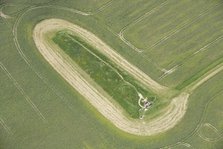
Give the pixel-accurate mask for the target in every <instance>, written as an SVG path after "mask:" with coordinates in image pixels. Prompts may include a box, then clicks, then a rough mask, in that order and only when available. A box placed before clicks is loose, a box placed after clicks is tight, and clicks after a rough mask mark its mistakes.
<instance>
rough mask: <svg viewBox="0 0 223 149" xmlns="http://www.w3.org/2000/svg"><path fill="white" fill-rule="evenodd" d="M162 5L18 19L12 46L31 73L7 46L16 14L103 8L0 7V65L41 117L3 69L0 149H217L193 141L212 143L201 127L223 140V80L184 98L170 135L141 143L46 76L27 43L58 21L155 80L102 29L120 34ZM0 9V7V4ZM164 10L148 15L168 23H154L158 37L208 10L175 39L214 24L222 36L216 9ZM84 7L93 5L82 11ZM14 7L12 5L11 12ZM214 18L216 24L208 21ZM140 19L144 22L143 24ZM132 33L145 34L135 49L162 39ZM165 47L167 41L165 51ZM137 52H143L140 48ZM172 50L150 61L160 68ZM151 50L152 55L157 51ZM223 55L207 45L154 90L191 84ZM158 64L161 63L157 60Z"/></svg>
mask: <svg viewBox="0 0 223 149" xmlns="http://www.w3.org/2000/svg"><path fill="white" fill-rule="evenodd" d="M163 1H164V0H161V1H157V0H149V1H148V0H137V1H134V0H117V1H116V0H115V1H113V2H112V3H111V5H110V6H109V7H106V8H105V9H104V10H103V11H101V12H100V13H98V14H95V15H93V16H87V17H86V16H81V15H77V14H75V13H72V12H70V11H66V10H59V9H57V8H53V7H47V8H46V7H45V8H41V7H40V8H38V9H35V10H32V11H29V12H28V13H26V14H25V15H24V16H23V17H22V19H21V22H20V23H19V25H18V40H19V43H20V46H21V49H22V51H23V52H24V55H25V56H26V58H27V59H28V61H29V64H30V65H28V64H27V63H26V62H25V61H24V59H23V58H22V55H21V54H19V51H18V50H17V48H16V47H15V44H14V40H13V34H12V29H13V25H14V24H15V21H16V20H17V18H18V17H19V14H22V13H23V12H24V11H25V10H27V9H29V7H30V6H33V7H35V6H42V5H60V6H67V7H69V8H75V9H79V10H87V11H90V10H96V9H97V8H96V7H97V6H102V5H103V4H104V2H105V1H99V0H97V1H92V0H73V1H65V0H62V1H59V0H53V1H51V0H39V1H36V0H35V1H34V0H5V2H4V4H6V5H7V7H5V8H4V9H3V12H5V13H6V14H8V15H11V16H12V17H14V18H12V19H3V18H0V45H1V46H0V52H1V53H0V61H1V62H2V63H3V64H4V66H5V67H6V68H7V70H8V71H9V72H10V74H11V75H12V76H13V78H14V79H15V80H16V81H17V83H18V84H19V85H20V87H21V88H22V89H23V90H24V93H25V94H26V95H27V96H29V98H30V99H31V100H32V102H33V103H34V104H35V105H36V106H37V107H38V109H39V110H40V111H41V113H42V114H43V115H44V116H45V118H46V121H47V122H43V121H42V120H41V118H40V117H39V116H38V115H37V114H36V112H35V111H34V110H33V108H32V107H31V106H30V105H29V104H28V103H27V102H26V100H25V96H24V95H23V94H21V93H20V91H19V90H18V89H17V88H16V86H15V84H14V83H13V81H12V80H11V79H9V77H7V75H6V73H5V72H4V71H3V70H2V69H0V87H1V89H0V103H1V104H0V117H1V119H2V120H4V122H5V124H6V125H7V126H8V127H9V128H10V129H11V131H12V133H13V135H10V134H8V133H7V130H5V129H4V127H3V125H2V124H0V148H1V149H15V148H16V149H30V148H31V149H40V148H41V149H45V148H46V149H63V148H66V149H73V148H78V149H79V148H84V149H85V148H93V149H105V148H108V149H132V148H137V149H140V148H142V149H144V148H145V149H148V148H149V149H158V148H161V147H165V146H171V148H172V149H181V148H185V149H187V148H189V147H186V146H185V145H184V144H179V143H178V142H182V143H183V142H184V143H188V144H190V145H191V148H198V149H222V148H223V139H222V138H218V139H215V140H214V141H211V142H210V141H205V140H203V139H202V138H200V137H199V135H198V134H199V133H198V132H200V131H201V133H203V135H205V137H215V135H213V132H210V131H211V130H210V129H209V128H207V127H200V126H201V124H205V123H210V124H212V125H213V126H214V127H216V129H218V132H219V133H220V134H222V133H223V119H222V112H223V111H222V107H223V102H222V99H223V94H222V93H221V92H222V89H223V82H222V80H223V73H222V72H221V73H219V74H218V75H216V76H215V77H213V78H212V79H210V80H209V81H208V82H206V83H205V84H203V85H202V86H201V87H199V88H198V89H196V91H195V92H194V93H193V94H192V95H191V96H190V98H189V103H188V109H187V113H186V115H185V117H184V118H183V120H182V121H181V122H180V123H179V124H178V125H177V126H176V127H175V128H173V129H171V130H169V131H168V132H165V133H163V134H160V135H157V136H152V137H144V138H143V137H138V136H137V137H136V136H131V135H129V134H126V133H123V132H121V131H120V130H117V129H116V128H115V127H114V126H113V125H112V124H111V123H110V122H108V121H107V120H106V119H104V118H102V117H101V114H99V113H98V112H97V111H96V110H95V109H94V108H93V107H92V106H91V105H89V104H88V103H87V102H86V100H85V99H83V98H82V97H81V96H80V95H79V94H78V93H77V92H75V90H74V89H72V88H71V87H70V86H69V85H68V84H67V83H66V82H64V81H63V79H62V78H61V77H60V76H59V75H58V74H57V73H56V72H55V71H54V70H53V69H52V68H51V66H50V65H49V64H48V63H47V62H46V61H45V60H44V59H43V57H42V56H41V55H40V53H39V52H38V50H37V49H36V47H35V45H34V43H33V41H32V29H33V28H34V25H35V24H36V23H37V22H39V21H41V20H43V19H46V18H54V17H56V18H63V19H65V20H69V21H70V22H73V23H75V24H78V25H80V26H82V27H83V28H86V29H88V30H89V31H91V32H93V33H95V34H96V35H97V36H98V37H100V38H101V39H102V40H103V41H105V42H106V43H107V44H109V45H110V46H111V47H112V48H113V49H115V50H117V51H118V52H119V53H120V54H121V55H122V56H124V57H126V59H127V60H128V61H130V62H132V63H133V64H135V65H137V66H138V67H139V68H141V69H142V70H143V71H144V72H145V73H147V74H149V75H150V76H152V77H153V78H155V79H157V80H158V78H159V76H160V75H161V73H162V72H161V71H160V70H159V69H157V68H156V67H155V66H154V65H153V64H152V63H151V62H149V61H147V58H145V57H144V56H143V53H137V52H135V51H133V50H132V49H131V48H129V47H128V46H126V45H125V44H124V43H123V42H122V41H120V40H119V38H118V37H117V36H116V35H113V34H112V33H111V32H109V31H108V30H107V28H108V26H109V27H110V29H111V31H113V32H115V33H118V32H119V31H120V29H121V28H122V27H123V26H125V25H126V24H129V23H131V22H132V21H134V20H136V19H137V18H138V17H140V16H142V15H143V14H145V13H146V12H148V11H150V10H151V9H153V8H154V7H156V6H159V5H160V4H161V3H162V2H163ZM1 2H3V1H0V4H1ZM168 2H169V5H167V6H166V7H164V8H165V9H164V8H163V11H161V12H160V14H157V16H155V15H154V17H153V19H156V18H157V19H158V18H159V17H161V16H162V17H161V18H163V17H164V18H165V17H166V18H168V19H166V20H165V21H162V20H163V19H160V21H159V22H160V23H157V22H155V23H154V24H155V25H154V29H158V28H159V27H160V24H161V25H165V24H168V23H170V25H171V24H172V25H171V26H172V27H171V26H170V27H169V29H167V32H168V31H169V30H173V29H174V28H175V25H176V24H173V23H174V21H173V20H174V19H175V17H171V16H173V15H175V16H176V15H177V16H179V15H181V14H182V13H183V12H185V10H188V11H190V13H189V14H188V15H187V16H185V19H186V18H188V19H192V18H191V15H198V13H194V12H196V11H197V12H203V11H206V10H207V9H208V8H209V9H208V10H211V11H209V12H208V13H207V14H206V16H207V15H208V16H212V17H209V18H208V17H206V16H204V17H202V18H201V19H199V20H198V21H197V22H195V24H193V23H192V24H191V25H189V26H188V27H189V28H187V29H186V30H185V31H184V32H182V31H179V32H178V35H181V36H183V35H185V37H187V35H186V34H185V32H187V31H192V34H191V36H190V37H191V38H193V37H195V36H197V35H199V36H200V37H201V33H205V32H208V30H209V29H210V28H209V26H210V25H214V24H215V25H216V24H219V25H218V26H216V27H217V28H216V29H218V32H219V34H220V33H221V32H222V30H221V29H220V28H221V27H222V25H221V23H222V21H223V19H222V17H221V13H222V10H223V9H222V4H221V3H222V1H220V0H213V1H206V0H196V1H195V0H181V1H179V0H169V1H168ZM88 3H90V4H92V5H86V4H88ZM180 3H182V5H183V4H186V3H187V5H184V7H180V9H179V8H178V7H179V4H180ZM13 4H16V5H15V6H13ZM177 4H178V5H177ZM216 4H218V5H219V6H218V7H216V8H214V7H213V6H215V5H216ZM1 6H2V5H1ZM18 6H19V7H18ZM177 8H178V9H177ZM168 12H169V13H168ZM217 14H218V15H217ZM222 15H223V13H222ZM122 16H123V17H122ZM217 16H218V17H217ZM215 17H217V18H216V19H214V18H215ZM210 18H213V19H210ZM144 19H146V17H145V18H144ZM147 20H148V21H145V22H147V23H151V22H154V20H153V21H150V19H147ZM202 20H203V21H202ZM178 23H179V22H178ZM192 25H193V26H192ZM195 26H199V27H200V30H199V31H197V33H196V32H195V31H196V29H195ZM132 27H133V26H132ZM137 27H138V28H139V29H140V27H141V28H144V29H147V30H146V31H147V32H146V31H145V30H143V31H137V32H138V35H140V32H141V33H142V34H143V35H142V36H140V37H141V38H143V39H144V38H145V39H144V41H143V40H139V39H138V40H136V37H139V36H135V39H132V40H131V41H132V42H135V43H137V45H139V44H145V43H149V42H150V39H151V38H152V37H153V38H154V37H156V38H157V39H159V37H161V36H162V35H163V34H158V32H155V33H154V34H153V36H149V37H150V38H147V37H146V36H145V35H147V36H148V35H150V34H148V33H149V32H150V31H151V32H152V31H153V28H151V27H147V28H146V25H145V26H141V25H139V24H137ZM137 27H136V28H137ZM138 28H137V29H138ZM172 28H173V29H172ZM130 30H131V31H130ZM131 32H132V33H136V32H135V31H133V29H132V28H131V29H129V31H127V32H125V35H127V34H129V35H130V33H131ZM162 32H163V33H164V32H165V30H162ZM215 33H217V32H215ZM211 35H214V34H212V32H211V31H210V34H209V35H205V36H204V37H203V36H202V39H204V38H207V41H208V40H209V41H210V40H211V39H209V37H210V38H211ZM133 37H134V36H132V38H133ZM127 38H128V37H127ZM146 38H147V40H146ZM180 38H181V37H180V36H177V37H175V39H180ZM212 38H213V37H212ZM129 39H130V37H129ZM170 39H171V38H170ZM172 40H173V39H172ZM213 40H214V38H213ZM186 41H188V42H189V41H190V40H189V39H182V41H180V42H179V41H178V42H176V46H177V45H179V46H180V45H182V43H183V45H185V46H186V45H190V44H188V43H187V44H186ZM192 41H194V42H195V44H191V47H193V46H196V47H197V46H199V45H200V46H201V45H204V44H205V43H204V42H203V41H200V40H199V39H197V40H194V39H191V42H192ZM171 42H174V41H171ZM171 42H170V41H169V44H170V43H171ZM169 44H166V48H168V45H169ZM137 45H136V46H137ZM183 45H182V46H183ZM141 47H142V48H144V47H146V46H141ZM171 49H174V50H177V48H176V47H174V46H173V47H172V48H168V50H162V53H161V54H160V53H159V54H160V55H159V54H155V53H154V51H155V50H153V52H151V53H152V54H154V55H155V56H153V57H155V58H157V60H156V61H158V59H159V62H160V63H161V62H164V61H165V54H166V53H170V52H171V51H172V50H171ZM185 49H186V48H185ZM188 49H189V48H188ZM156 50H157V52H158V51H159V48H157V49H156ZM179 50H180V49H179ZM180 51H181V50H180ZM180 51H179V53H178V54H173V55H172V57H171V58H169V57H168V58H167V59H168V61H169V59H175V58H177V57H178V56H179V60H181V56H182V55H184V54H185V53H184V52H182V53H181V52H180ZM186 51H187V50H186ZM188 52H189V51H188ZM222 52H223V50H222V42H220V41H219V42H213V44H211V45H210V46H209V48H207V49H206V50H204V51H203V52H199V53H198V54H196V56H194V57H193V58H191V59H190V60H189V61H186V62H185V63H184V65H183V67H180V68H178V69H177V71H175V72H174V73H172V74H171V75H169V76H167V77H166V78H164V79H163V80H160V82H162V83H165V84H167V85H168V86H173V87H175V86H176V84H179V83H180V82H182V81H184V80H186V79H185V78H190V76H191V75H193V74H194V73H195V72H198V71H201V70H203V68H206V67H207V66H209V65H210V64H212V62H213V61H215V60H216V57H221V56H222ZM148 55H149V54H147V56H148ZM161 56H162V58H163V57H164V58H163V59H161ZM170 67H171V66H170ZM206 129H207V130H206ZM209 132H210V134H211V135H210V136H209V135H208V133H209ZM166 148H168V147H166Z"/></svg>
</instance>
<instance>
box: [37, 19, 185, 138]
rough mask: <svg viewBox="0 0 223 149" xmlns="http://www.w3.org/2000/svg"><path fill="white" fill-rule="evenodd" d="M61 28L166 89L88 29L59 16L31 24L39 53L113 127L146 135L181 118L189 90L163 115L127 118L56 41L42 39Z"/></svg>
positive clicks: (155, 86)
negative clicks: (53, 42)
mask: <svg viewBox="0 0 223 149" xmlns="http://www.w3.org/2000/svg"><path fill="white" fill-rule="evenodd" d="M62 29H69V30H70V31H72V32H73V33H75V34H78V35H79V36H80V37H81V38H82V39H84V40H86V41H87V42H88V43H90V44H91V45H93V46H95V47H96V48H97V49H98V50H100V52H102V53H103V54H105V55H106V56H108V57H109V58H110V59H112V60H113V61H114V62H115V63H117V64H118V65H119V66H120V67H122V68H124V69H125V70H126V71H128V72H129V73H130V74H132V75H133V76H134V77H136V78H138V80H139V81H140V82H143V83H144V84H145V85H147V86H148V87H149V88H150V89H152V90H153V91H156V92H157V93H160V92H166V91H167V90H168V89H167V88H166V87H164V86H161V85H160V84H158V83H157V82H155V81H154V80H152V79H151V78H150V77H148V76H147V75H146V74H145V73H143V72H142V71H141V70H139V69H138V68H136V67H135V66H133V65H131V64H130V63H129V62H127V61H126V60H125V59H124V58H122V57H121V56H120V55H119V54H117V53H116V52H115V51H114V50H113V49H111V48H110V47H109V46H108V45H106V44H105V43H103V42H102V41H101V40H100V39H99V38H97V37H96V36H95V35H94V34H92V33H90V32H88V31H87V30H85V29H83V28H81V27H79V26H77V25H74V24H72V23H69V22H67V21H64V20H60V19H48V20H44V21H42V22H40V23H38V24H37V25H36V26H35V28H34V32H33V39H34V41H35V44H36V46H37V48H38V50H39V51H40V53H41V54H42V55H43V56H44V58H45V59H46V60H47V61H48V62H49V63H50V64H51V65H52V67H53V68H54V69H55V70H56V71H57V72H58V73H59V74H60V75H61V76H62V77H63V78H64V79H65V80H66V81H67V82H68V83H69V84H70V85H71V86H72V87H74V88H75V89H76V90H77V91H78V92H79V93H80V94H81V95H83V96H84V97H85V98H86V99H87V100H88V101H89V102H90V103H91V104H92V105H93V106H94V107H95V108H96V109H97V110H98V111H99V112H100V113H101V114H102V115H103V116H104V117H106V118H107V119H108V120H110V121H111V122H112V123H113V124H114V125H115V126H116V127H118V128H120V129H121V130H123V131H125V132H128V133H131V134H135V135H141V136H148V135H154V134H157V133H161V132H164V131H166V130H168V129H170V128H172V127H174V126H175V125H176V124H177V123H178V122H179V121H180V120H181V119H182V117H183V116H184V114H185V112H186V109H187V99H188V97H189V94H187V93H181V94H180V95H179V96H178V97H175V98H174V99H172V101H171V103H170V105H169V106H168V108H167V110H166V112H165V113H164V114H163V115H161V116H159V117H157V118H155V119H152V120H150V121H148V122H147V121H143V120H134V119H130V118H127V117H126V116H125V115H124V114H123V111H122V110H121V109H119V108H117V107H116V106H115V105H114V104H113V103H111V102H110V101H109V99H107V98H106V97H105V96H104V95H102V94H101V93H100V92H98V91H97V90H96V89H95V88H94V86H92V85H91V84H89V83H88V81H86V80H85V79H84V78H83V77H82V76H81V75H80V74H79V72H78V68H77V69H75V66H73V65H71V64H70V63H69V61H67V60H65V59H64V58H63V57H62V56H61V55H60V54H59V53H58V52H56V50H55V49H54V48H55V45H50V44H49V42H47V41H46V40H45V38H44V37H45V34H46V33H47V32H51V31H56V30H62ZM57 48H58V47H57Z"/></svg>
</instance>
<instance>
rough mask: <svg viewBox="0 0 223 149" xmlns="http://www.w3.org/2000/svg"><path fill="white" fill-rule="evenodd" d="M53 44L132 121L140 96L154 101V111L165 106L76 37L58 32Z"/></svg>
mask: <svg viewBox="0 0 223 149" xmlns="http://www.w3.org/2000/svg"><path fill="white" fill-rule="evenodd" d="M53 41H54V42H55V43H56V44H57V45H58V46H59V47H60V48H61V49H62V50H63V51H64V52H65V53H66V54H67V55H69V57H70V58H71V59H72V60H73V61H75V63H77V64H78V65H79V67H81V69H83V70H84V71H85V72H86V73H87V74H88V75H89V76H90V77H91V79H93V80H94V81H95V82H96V83H97V84H98V85H100V86H101V87H102V88H103V90H104V91H106V92H107V93H108V94H109V95H110V96H111V97H112V98H113V99H114V100H115V101H117V102H118V103H119V104H120V105H121V106H122V107H123V108H124V109H125V110H126V111H127V113H128V114H129V115H130V116H131V117H132V118H138V117H139V115H140V112H139V109H140V106H139V105H138V99H139V95H138V94H139V93H140V94H142V95H143V96H144V97H148V100H149V101H152V102H154V104H153V106H152V107H151V110H149V111H152V110H155V109H159V108H160V107H162V106H163V104H164V103H162V102H161V101H160V100H159V98H158V96H157V95H156V94H154V93H153V92H152V91H150V90H149V89H147V88H146V87H144V86H142V85H141V84H140V83H139V82H138V81H136V80H135V79H134V78H133V77H131V76H130V75H129V74H128V73H126V72H125V71H124V70H122V69H121V68H119V67H118V66H116V65H115V64H114V63H113V62H112V61H111V60H109V59H108V58H107V57H106V56H104V55H103V54H101V53H100V52H98V51H97V49H95V48H94V47H92V46H90V45H89V44H87V43H86V42H85V41H83V40H82V39H80V38H79V37H77V36H74V35H71V34H69V33H68V32H66V31H59V32H57V33H56V35H55V36H54V37H53Z"/></svg>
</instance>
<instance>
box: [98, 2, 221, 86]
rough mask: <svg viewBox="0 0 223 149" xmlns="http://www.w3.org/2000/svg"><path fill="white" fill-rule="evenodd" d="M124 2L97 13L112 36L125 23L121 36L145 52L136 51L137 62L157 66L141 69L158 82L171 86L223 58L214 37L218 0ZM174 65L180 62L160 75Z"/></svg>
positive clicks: (217, 29) (218, 27)
mask: <svg viewBox="0 0 223 149" xmlns="http://www.w3.org/2000/svg"><path fill="white" fill-rule="evenodd" d="M125 2H126V1H124V0H123V1H117V2H115V3H113V5H111V6H110V7H109V8H107V9H105V10H104V11H103V13H100V14H98V15H97V17H98V19H99V20H101V22H103V23H104V24H106V25H107V26H109V28H110V29H111V30H112V31H113V33H115V34H118V33H119V32H120V31H121V29H122V28H125V27H126V28H125V29H126V30H125V31H124V37H125V38H126V39H127V40H128V41H129V42H131V43H132V44H133V45H134V46H136V47H137V48H139V49H143V50H144V52H143V53H141V54H140V53H138V55H139V56H141V61H145V62H144V63H147V64H148V63H149V64H150V65H153V66H154V67H155V68H156V70H153V71H150V70H149V69H150V67H144V69H143V70H144V71H145V72H148V74H149V75H150V76H153V78H154V79H155V80H157V81H158V82H160V83H161V84H165V85H167V86H171V87H173V88H175V87H177V86H179V84H182V83H183V82H185V81H187V80H188V79H189V78H191V77H194V75H195V74H197V76H198V75H199V73H200V71H202V70H203V69H205V68H206V67H209V65H211V64H212V63H214V62H215V61H216V60H218V59H220V58H221V57H222V56H223V53H222V50H221V47H222V42H221V40H218V41H215V40H216V39H218V38H219V37H221V36H222V34H223V29H222V25H223V21H222V17H223V15H222V2H221V1H218V0H216V1H211V2H206V1H203V0H198V1H193V0H187V1H177V0H167V1H165V2H166V3H164V5H161V4H163V2H164V1H149V2H148V1H145V0H144V1H143V0H140V1H138V2H135V1H130V2H128V3H127V4H123V3H125ZM139 7H140V8H141V9H137V8H139ZM112 10H114V12H115V13H111V12H112ZM108 16H109V17H108ZM123 16H124V17H123ZM143 16H144V18H143V19H141V18H142V17H143ZM121 17H122V18H121ZM136 20H137V21H136ZM210 43H212V44H210ZM208 44H210V45H209V46H208V47H206V49H205V50H203V51H202V52H200V53H198V54H195V55H194V54H193V53H194V52H196V51H198V50H199V49H201V48H202V47H204V46H206V45H208ZM132 55H134V54H132ZM210 55H211V57H210ZM207 56H208V57H207ZM140 65H143V64H140ZM174 66H179V67H178V68H177V70H176V71H175V72H173V73H172V74H170V75H168V76H166V77H165V78H163V79H161V80H160V79H159V77H160V76H161V75H162V74H163V72H162V69H166V70H169V69H171V68H173V67H174ZM177 88H178V87H177Z"/></svg>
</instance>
